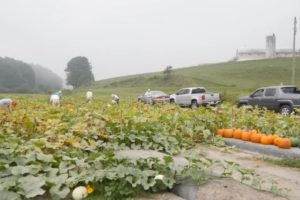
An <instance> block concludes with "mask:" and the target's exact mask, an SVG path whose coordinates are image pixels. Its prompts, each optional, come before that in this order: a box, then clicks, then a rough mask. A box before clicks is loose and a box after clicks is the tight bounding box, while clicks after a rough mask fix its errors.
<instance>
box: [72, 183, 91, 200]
mask: <svg viewBox="0 0 300 200" xmlns="http://www.w3.org/2000/svg"><path fill="white" fill-rule="evenodd" d="M87 195H88V193H87V189H86V187H83V186H78V187H76V188H75V189H74V190H73V192H72V198H73V199H74V200H82V199H84V198H85V197H87Z"/></svg>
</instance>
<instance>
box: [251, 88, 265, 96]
mask: <svg viewBox="0 0 300 200" xmlns="http://www.w3.org/2000/svg"><path fill="white" fill-rule="evenodd" d="M263 94H264V89H259V90H256V91H255V92H254V93H253V94H252V97H262V96H263Z"/></svg>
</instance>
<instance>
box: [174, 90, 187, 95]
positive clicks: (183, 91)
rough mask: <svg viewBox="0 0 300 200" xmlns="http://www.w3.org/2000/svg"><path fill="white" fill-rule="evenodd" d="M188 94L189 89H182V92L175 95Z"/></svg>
mask: <svg viewBox="0 0 300 200" xmlns="http://www.w3.org/2000/svg"><path fill="white" fill-rule="evenodd" d="M189 92H190V90H189V89H183V90H180V91H179V92H177V95H183V94H188V93H189Z"/></svg>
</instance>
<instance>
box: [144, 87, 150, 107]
mask: <svg viewBox="0 0 300 200" xmlns="http://www.w3.org/2000/svg"><path fill="white" fill-rule="evenodd" d="M145 97H146V103H147V104H150V105H152V96H151V91H150V89H148V90H147V91H146V92H145Z"/></svg>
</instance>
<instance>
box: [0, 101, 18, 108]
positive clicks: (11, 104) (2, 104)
mask: <svg viewBox="0 0 300 200" xmlns="http://www.w3.org/2000/svg"><path fill="white" fill-rule="evenodd" d="M17 104H18V103H17V101H16V100H13V99H9V98H5V99H0V109H1V110H4V111H11V109H12V107H15V106H17Z"/></svg>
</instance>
